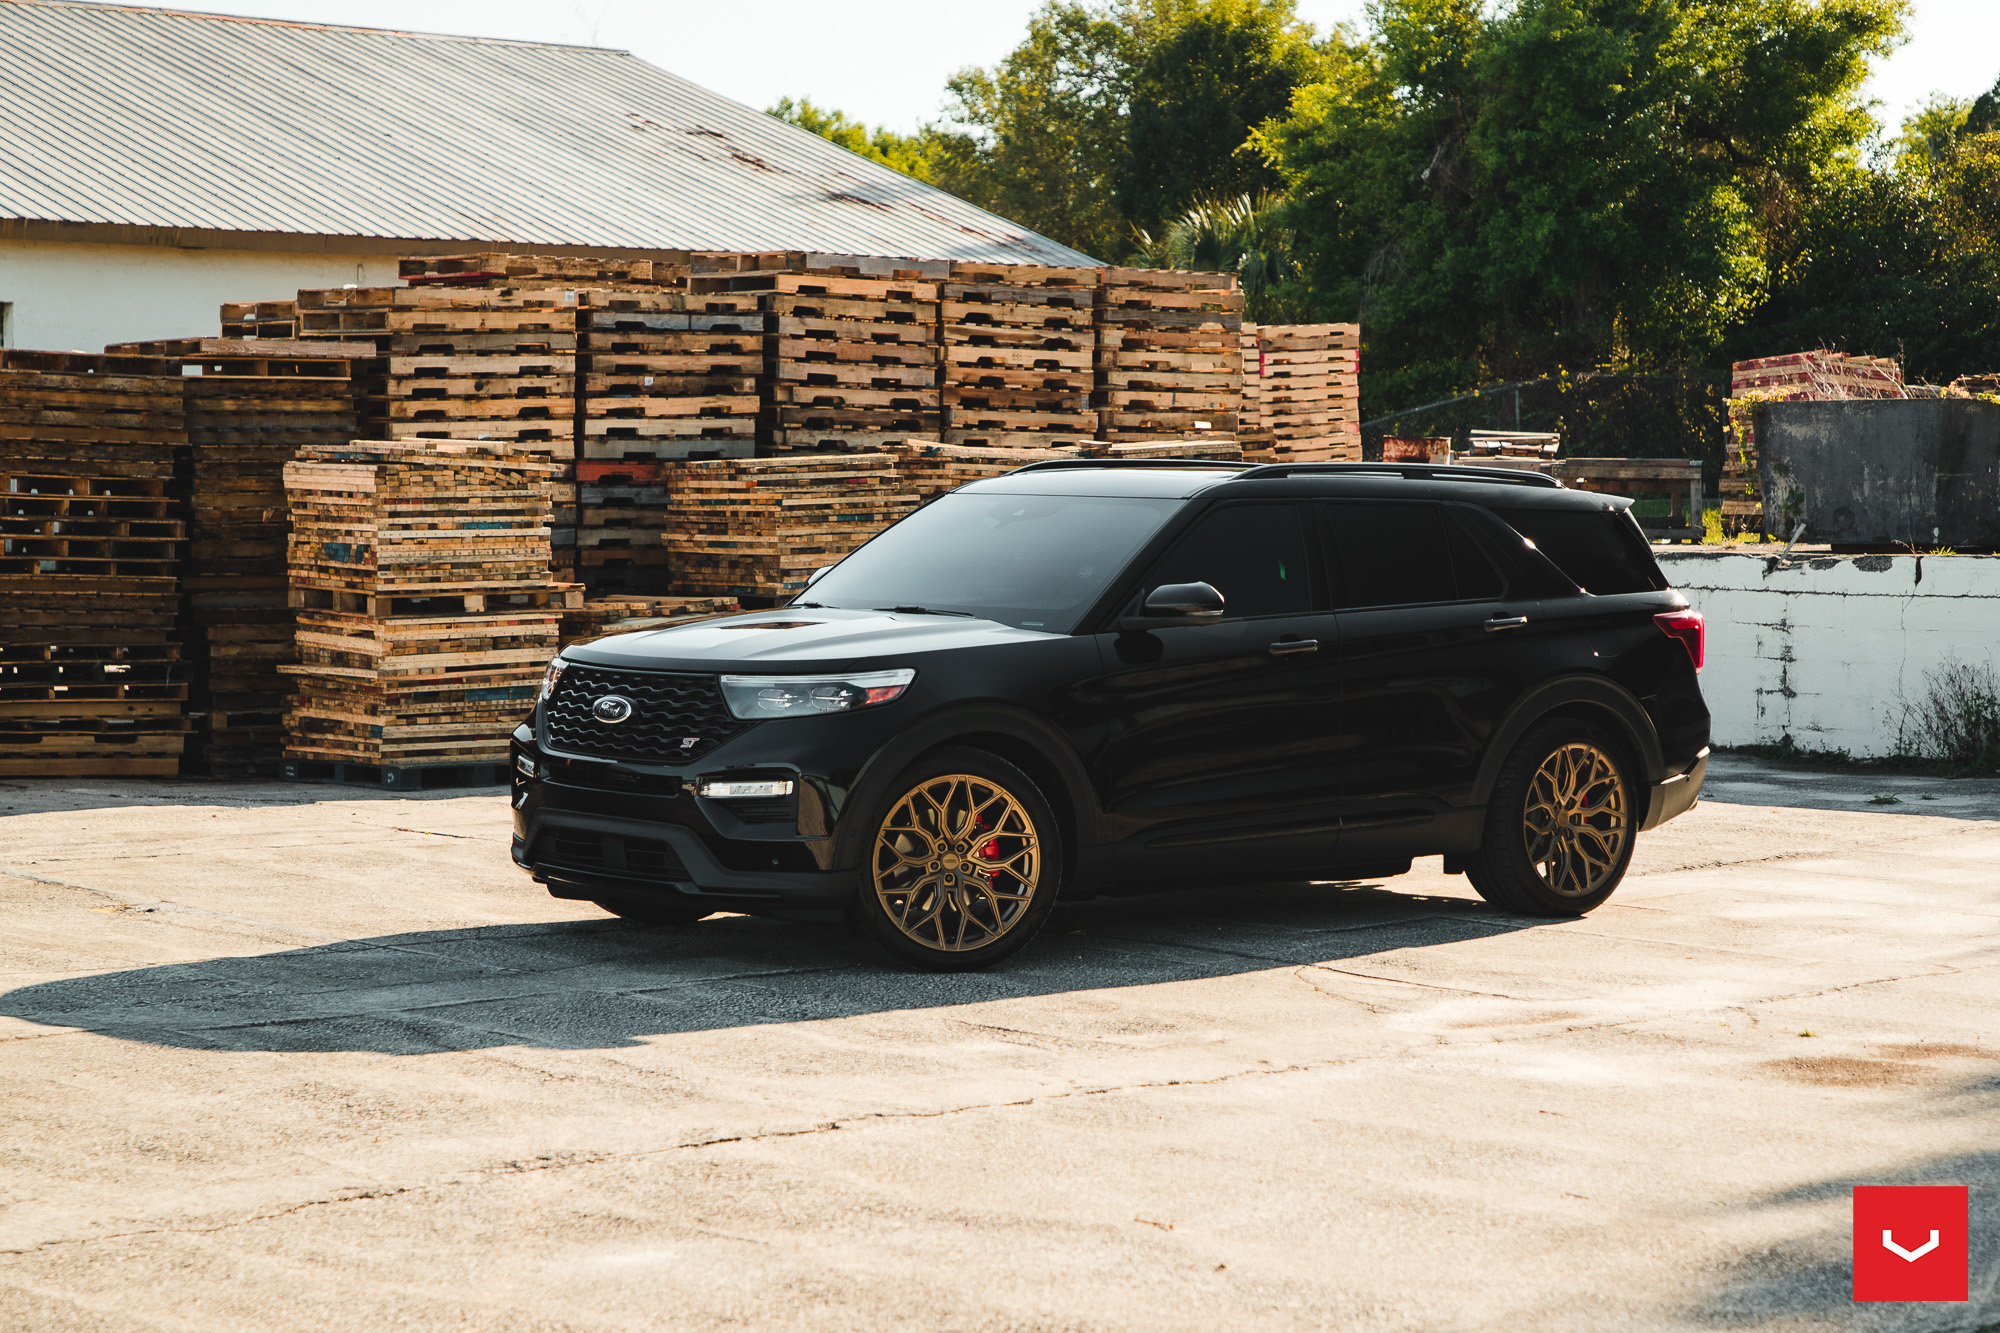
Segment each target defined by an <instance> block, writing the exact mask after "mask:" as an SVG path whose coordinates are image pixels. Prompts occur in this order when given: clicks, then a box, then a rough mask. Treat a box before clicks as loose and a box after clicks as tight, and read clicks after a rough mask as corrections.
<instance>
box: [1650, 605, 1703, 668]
mask: <svg viewBox="0 0 2000 1333" xmlns="http://www.w3.org/2000/svg"><path fill="white" fill-rule="evenodd" d="M1653 623H1654V624H1655V625H1658V626H1659V627H1660V633H1662V634H1664V635H1666V636H1667V637H1668V638H1673V639H1679V640H1680V641H1681V647H1683V648H1685V649H1687V650H1688V660H1689V661H1690V662H1693V663H1694V669H1695V670H1696V671H1699V670H1701V664H1702V663H1703V662H1704V661H1706V660H1707V658H1708V631H1707V630H1706V629H1705V628H1704V627H1703V625H1702V623H1701V612H1699V611H1662V612H1660V614H1658V615H1656V616H1654V617H1653Z"/></svg>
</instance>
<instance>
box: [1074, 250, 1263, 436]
mask: <svg viewBox="0 0 2000 1333" xmlns="http://www.w3.org/2000/svg"><path fill="white" fill-rule="evenodd" d="M1096 316H1097V392H1096V397H1097V407H1098V431H1097V437H1098V438H1099V439H1100V440H1106V441H1110V442H1112V443H1136V442H1140V441H1144V440H1151V439H1159V438H1162V437H1167V438H1175V439H1179V438H1183V437H1185V436H1188V435H1191V434H1193V433H1195V432H1196V431H1203V430H1217V431H1222V432H1225V433H1227V434H1231V435H1233V434H1235V432H1236V430H1237V416H1238V414H1239V412H1240V411H1241V410H1242V405H1243V349H1242V345H1241V331H1242V327H1243V294H1242V293H1241V292H1239V291H1238V290H1237V289H1236V278H1235V275H1234V274H1229V273H1183V272H1179V271H1176V270H1170V269H1133V268H1112V269H1106V270H1105V271H1104V279H1103V284H1102V285H1101V286H1100V287H1099V288H1098V289H1097V309H1096Z"/></svg>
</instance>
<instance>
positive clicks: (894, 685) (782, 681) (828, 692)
mask: <svg viewBox="0 0 2000 1333" xmlns="http://www.w3.org/2000/svg"><path fill="white" fill-rule="evenodd" d="M916 678H917V673H916V672H915V671H912V670H909V669H908V668H904V669H902V670H898V671H864V672H862V673H860V674H859V675H852V676H724V677H723V678H722V697H723V700H724V701H725V702H727V703H728V705H729V711H730V712H731V713H734V714H735V715H736V716H737V717H744V718H766V717H810V716H813V715H814V714H817V713H849V712H852V711H854V710H855V709H857V708H867V707H869V706H871V705H873V704H886V703H888V702H889V701H890V700H891V699H894V698H897V697H898V696H900V695H901V694H902V693H903V691H904V690H907V689H909V688H910V682H911V681H913V680H915V679H916Z"/></svg>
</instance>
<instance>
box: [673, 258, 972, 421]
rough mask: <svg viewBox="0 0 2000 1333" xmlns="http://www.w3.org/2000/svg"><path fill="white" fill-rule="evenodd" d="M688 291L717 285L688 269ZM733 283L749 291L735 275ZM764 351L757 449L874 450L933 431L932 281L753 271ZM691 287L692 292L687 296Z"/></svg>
mask: <svg viewBox="0 0 2000 1333" xmlns="http://www.w3.org/2000/svg"><path fill="white" fill-rule="evenodd" d="M691 282H692V285H693V286H694V287H695V288H696V289H702V288H708V287H715V286H720V285H721V282H720V281H718V280H716V279H704V278H702V277H700V276H696V277H694V278H693V279H691ZM729 285H730V287H731V289H732V290H734V291H739V292H740V291H744V290H748V289H750V286H751V284H750V283H749V282H748V281H746V280H743V279H735V280H733V281H730V283H729ZM755 288H756V289H757V290H760V291H762V293H763V298H762V299H763V305H764V311H765V313H766V315H767V316H768V317H769V324H768V330H767V332H768V335H769V337H768V349H769V356H770V362H769V364H770V369H769V388H768V393H769V395H770V413H769V417H768V432H767V434H766V437H765V452H767V453H769V454H773V455H778V454H822V453H835V452H842V451H845V452H871V453H872V452H877V451H879V450H881V449H884V448H886V447H887V446H888V445H890V444H893V443H895V442H897V441H899V440H903V439H907V438H908V437H910V436H912V435H928V436H931V437H932V438H936V436H937V434H938V431H939V428H940V425H941V420H942V418H941V416H940V414H939V396H938V284H937V283H935V282H927V281H918V280H914V279H909V278H899V277H850V276H847V275H845V274H836V273H821V272H806V273H768V274H760V275H758V276H757V278H756V279H755ZM694 294H695V293H691V296H690V299H692V297H693V295H694Z"/></svg>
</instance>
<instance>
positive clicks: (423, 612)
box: [284, 440, 580, 777]
mask: <svg viewBox="0 0 2000 1333" xmlns="http://www.w3.org/2000/svg"><path fill="white" fill-rule="evenodd" d="M553 471H554V466H553V465H552V464H547V463H539V462H533V461H530V460H528V459H525V458H523V457H521V456H520V455H519V454H517V453H515V452H513V447H512V445H511V444H509V443H506V442H497V443H484V444H482V443H474V442H469V441H463V442H462V441H442V440H406V441H354V442H352V443H349V444H344V445H329V446H309V447H307V448H305V449H302V450H301V451H300V456H299V458H298V460H297V461H295V462H292V463H289V464H287V465H286V467H285V490H286V494H287V499H288V501H289V504H290V509H291V516H292V536H291V543H290V562H291V570H290V576H291V583H292V602H293V606H294V608H295V610H296V611H297V613H298V657H299V661H298V664H297V665H294V666H287V667H285V668H284V671H285V673H286V674H288V675H291V676H293V677H294V678H295V679H296V681H297V683H298V693H297V695H296V696H294V699H293V702H292V705H291V707H290V709H289V710H288V711H287V712H286V714H285V758H286V760H287V776H292V777H311V776H319V775H322V774H326V773H328V772H329V771H330V772H331V774H332V775H333V776H344V775H352V774H353V773H354V772H355V770H357V769H360V770H395V771H400V770H403V769H407V768H419V767H426V766H436V765H460V764H476V763H502V762H504V761H505V760H506V756H507V738H508V735H509V733H510V732H511V731H512V730H513V728H514V726H515V725H516V724H517V723H518V722H519V721H520V720H521V718H522V717H523V716H525V715H526V714H527V713H528V711H529V710H530V709H531V708H532V707H533V706H534V699H535V693H536V690H537V689H538V688H539V685H540V681H541V675H542V669H543V667H544V666H545V665H546V664H547V662H548V659H549V658H550V657H551V656H553V655H554V653H555V651H556V646H557V640H558V638H559V636H560V633H561V625H562V615H563V606H562V603H563V602H565V601H568V600H573V599H580V594H579V593H578V592H577V591H576V590H575V589H573V588H571V587H569V586H567V585H556V584H552V583H551V581H550V578H549V527H548V518H549V503H548V480H547V479H548V477H549V476H550V474H551V473H552V472H553ZM333 766H339V767H337V768H336V767H333ZM384 776H385V777H386V776H387V774H386V773H385V774H384Z"/></svg>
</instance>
